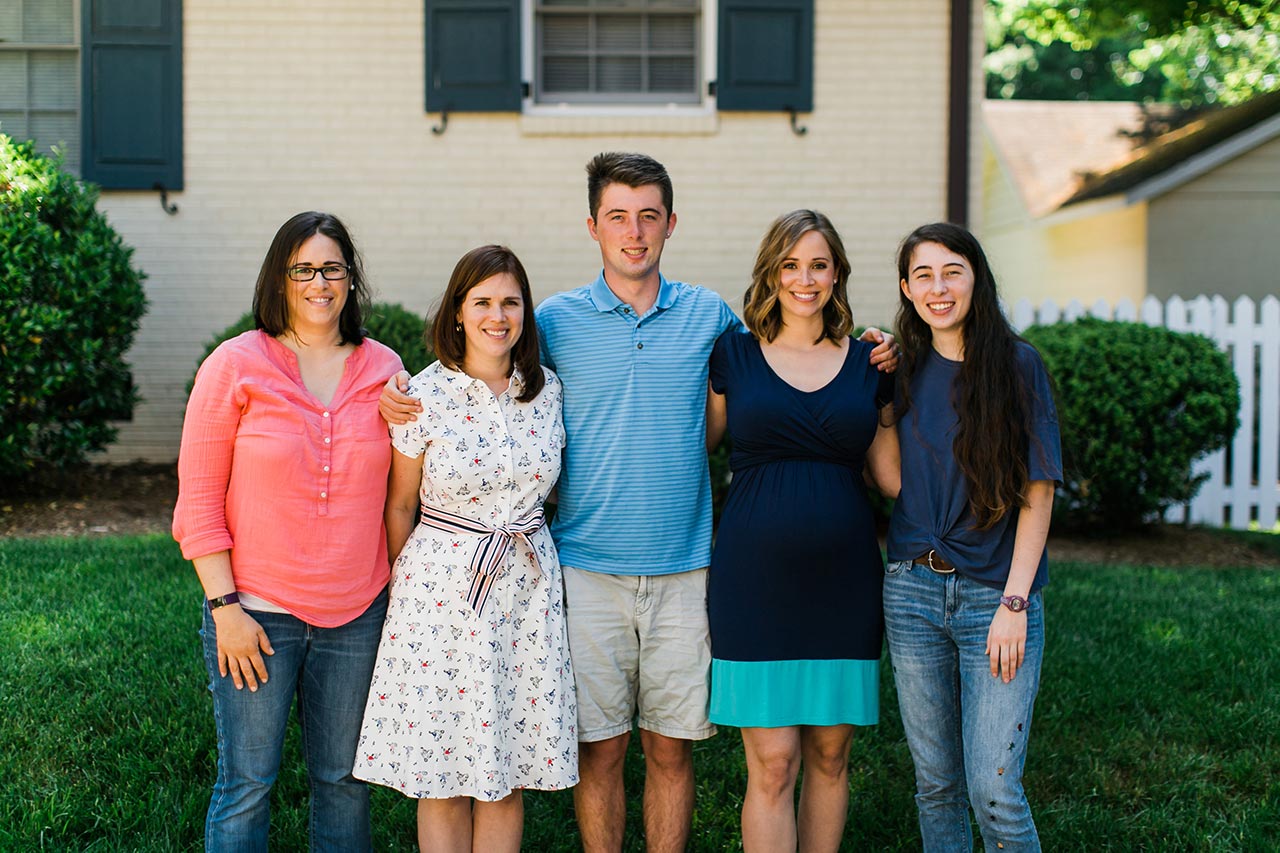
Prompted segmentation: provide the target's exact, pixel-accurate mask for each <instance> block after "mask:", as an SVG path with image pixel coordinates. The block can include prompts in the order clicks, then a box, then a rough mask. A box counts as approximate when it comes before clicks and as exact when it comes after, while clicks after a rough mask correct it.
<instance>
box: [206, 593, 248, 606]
mask: <svg viewBox="0 0 1280 853" xmlns="http://www.w3.org/2000/svg"><path fill="white" fill-rule="evenodd" d="M239 603H240V594H239V593H237V592H229V593H227V594H226V595H220V596H218V597H217V598H210V599H209V600H208V605H209V609H210V610H217V609H218V608H219V607H226V606H227V605H228V604H239Z"/></svg>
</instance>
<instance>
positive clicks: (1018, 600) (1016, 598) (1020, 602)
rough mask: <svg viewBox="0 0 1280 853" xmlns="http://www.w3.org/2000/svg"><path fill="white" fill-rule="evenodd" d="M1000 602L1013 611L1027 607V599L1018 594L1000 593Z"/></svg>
mask: <svg viewBox="0 0 1280 853" xmlns="http://www.w3.org/2000/svg"><path fill="white" fill-rule="evenodd" d="M1000 603H1001V604H1003V605H1004V606H1005V607H1007V608H1009V609H1010V610H1012V611H1013V612H1014V613H1021V612H1022V611H1024V610H1026V609H1027V600H1026V599H1025V598H1023V597H1022V596H1020V595H1002V596H1000Z"/></svg>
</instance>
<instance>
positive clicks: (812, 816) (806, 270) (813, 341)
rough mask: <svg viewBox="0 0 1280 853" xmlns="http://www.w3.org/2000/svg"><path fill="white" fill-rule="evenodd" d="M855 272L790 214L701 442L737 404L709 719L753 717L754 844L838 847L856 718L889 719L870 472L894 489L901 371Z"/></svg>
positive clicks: (747, 729)
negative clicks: (858, 333) (855, 301)
mask: <svg viewBox="0 0 1280 853" xmlns="http://www.w3.org/2000/svg"><path fill="white" fill-rule="evenodd" d="M848 278H849V262H848V260H847V258H846V256H845V252H844V247H843V245H842V244H841V241H840V237H839V235H838V234H837V233H836V231H835V229H834V227H832V225H831V223H830V221H829V220H828V219H827V218H826V217H825V216H823V215H822V214H820V213H816V212H814V211H810V210H797V211H793V212H791V213H788V214H785V215H784V216H782V217H780V218H779V219H778V220H776V221H775V222H774V223H773V225H772V226H770V228H769V231H768V233H766V234H765V237H764V239H763V240H762V241H761V244H760V250H759V252H758V254H757V256H756V263H755V269H754V272H753V275H752V282H751V286H750V287H749V288H748V289H747V292H746V295H745V297H744V300H743V301H744V310H743V315H744V318H745V321H746V326H747V329H748V330H749V331H745V332H744V331H742V330H741V329H735V330H730V331H728V332H726V333H725V334H724V335H723V336H722V337H721V338H720V340H719V342H717V344H716V347H715V350H714V352H713V354H712V356H711V391H710V393H709V398H708V425H709V432H710V434H709V438H708V441H709V444H711V445H712V446H714V445H715V444H716V443H718V442H719V439H720V435H721V434H722V433H723V430H724V428H725V425H726V419H727V427H728V431H729V434H730V436H731V438H732V441H733V453H732V456H731V458H730V467H731V469H732V471H733V480H732V482H731V483H730V486H729V495H728V498H727V501H726V503H725V508H724V513H723V515H722V517H721V520H720V529H719V534H718V537H717V540H716V546H715V551H714V553H713V554H712V557H711V572H710V581H709V587H708V611H709V615H710V623H711V651H712V675H711V720H712V721H713V722H715V723H720V724H725V725H732V726H738V727H740V728H741V730H742V741H743V746H744V748H745V750H746V758H747V793H746V798H745V800H744V803H743V808H742V840H743V846H744V848H745V849H746V850H747V851H753V850H782V849H785V850H795V849H796V847H797V842H799V846H800V848H801V849H805V850H836V849H838V848H839V845H840V838H841V836H842V834H843V832H844V822H845V812H846V809H847V806H848V797H849V785H848V759H849V748H850V745H851V743H852V738H853V727H854V726H855V725H873V724H875V723H876V722H877V721H878V720H879V667H880V651H881V642H882V634H883V617H882V613H881V586H882V582H883V563H882V562H881V558H880V549H879V546H878V544H877V542H876V535H875V521H874V518H873V515H872V510H871V506H870V504H869V502H868V500H867V489H866V485H865V484H864V481H863V471H864V465H865V467H866V468H867V470H868V471H869V472H870V474H871V475H872V476H873V477H874V479H875V481H876V482H877V484H878V485H879V486H880V487H881V488H882V489H883V490H885V491H887V492H891V493H892V492H896V490H897V468H898V461H897V438H896V435H895V432H894V430H893V428H892V427H891V426H885V424H887V423H888V421H887V418H885V419H882V418H881V417H880V412H879V409H880V406H881V404H882V403H885V404H888V403H891V401H892V384H891V383H890V382H887V381H886V382H883V383H882V382H881V375H882V374H880V373H878V372H877V371H876V369H875V367H873V366H872V365H870V364H869V363H868V355H869V352H870V350H871V347H872V344H870V343H865V342H862V341H855V340H851V339H850V337H849V333H850V331H851V330H852V329H853V318H852V314H851V312H850V309H849V302H848V298H847V296H846V292H845V287H846V283H847V281H848ZM886 414H887V413H886ZM802 763H803V764H804V768H805V773H804V780H805V781H804V785H803V788H802V791H801V796H800V807H799V816H798V818H797V814H796V811H795V808H794V806H793V803H794V802H795V801H794V791H795V783H796V777H797V773H798V772H799V769H800V766H801V764H802Z"/></svg>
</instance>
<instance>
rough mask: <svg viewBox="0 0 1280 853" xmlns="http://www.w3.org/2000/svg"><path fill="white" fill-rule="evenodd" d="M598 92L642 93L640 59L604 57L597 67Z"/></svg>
mask: <svg viewBox="0 0 1280 853" xmlns="http://www.w3.org/2000/svg"><path fill="white" fill-rule="evenodd" d="M596 79H597V85H596V91H598V92H640V91H643V90H642V89H641V86H640V58H639V57H632V56H602V57H600V59H599V60H597V65H596Z"/></svg>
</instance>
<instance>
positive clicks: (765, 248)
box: [742, 210, 853, 344]
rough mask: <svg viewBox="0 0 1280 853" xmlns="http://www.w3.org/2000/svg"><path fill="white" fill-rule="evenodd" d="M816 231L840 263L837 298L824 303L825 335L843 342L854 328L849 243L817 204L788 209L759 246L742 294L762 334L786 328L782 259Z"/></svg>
mask: <svg viewBox="0 0 1280 853" xmlns="http://www.w3.org/2000/svg"><path fill="white" fill-rule="evenodd" d="M810 231H817V232H818V233H819V234H821V235H822V238H823V239H824V240H826V241H827V247H828V248H830V249H831V262H832V263H833V264H834V265H835V268H836V270H835V272H836V280H835V284H834V286H833V287H832V288H831V298H830V299H828V300H827V304H826V305H824V306H822V334H821V335H820V336H819V337H818V340H817V341H814V343H815V344H816V343H818V342H819V341H821V340H822V339H823V338H830V339H831V340H832V341H836V342H839V340H840V339H841V338H847V337H849V333H850V332H851V331H853V311H852V310H851V309H850V308H849V297H848V295H847V293H846V292H845V288H846V285H847V284H848V282H849V258H848V256H847V255H846V254H845V251H844V243H843V242H841V240H840V234H839V233H838V232H837V231H836V229H835V226H834V225H832V224H831V220H830V219H827V217H825V216H823V215H822V214H821V213H819V212H818V211H816V210H793V211H791V212H790V213H784V214H782V215H781V216H779V217H778V218H777V219H775V220H773V224H772V225H770V226H769V230H768V231H766V232H765V234H764V238H763V239H761V241H760V249H759V250H758V251H757V252H756V265H755V268H754V269H753V270H752V271H751V284H750V286H749V287H747V292H746V293H744V294H743V295H742V319H743V322H744V323H745V325H746V327H747V329H749V330H750V331H751V334H753V335H755V336H756V338H757V339H759V340H762V341H765V342H770V341H772V340H773V339H774V338H776V337H777V336H778V331H779V330H780V329H781V328H782V309H780V308H779V307H778V290H779V288H781V287H782V262H783V261H784V260H786V259H787V257H788V256H790V254H791V251H792V249H794V248H795V246H796V243H798V242H800V238H801V237H803V236H804V235H805V234H808V233H809V232H810Z"/></svg>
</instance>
